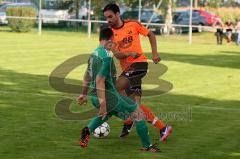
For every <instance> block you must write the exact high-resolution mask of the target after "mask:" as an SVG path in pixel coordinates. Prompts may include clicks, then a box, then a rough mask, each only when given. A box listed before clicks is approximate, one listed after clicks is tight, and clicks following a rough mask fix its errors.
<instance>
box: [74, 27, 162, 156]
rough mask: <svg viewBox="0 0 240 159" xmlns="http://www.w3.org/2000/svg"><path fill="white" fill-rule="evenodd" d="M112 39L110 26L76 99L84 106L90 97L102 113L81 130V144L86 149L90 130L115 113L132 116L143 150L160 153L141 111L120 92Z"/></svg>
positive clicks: (89, 66)
mask: <svg viewBox="0 0 240 159" xmlns="http://www.w3.org/2000/svg"><path fill="white" fill-rule="evenodd" d="M112 38H113V32H112V30H111V29H110V28H105V29H102V30H101V31H100V37H99V41H100V45H99V47H98V48H97V49H96V50H95V51H94V52H93V53H92V54H91V55H90V57H89V60H88V67H87V71H86V73H85V75H84V79H83V91H82V94H81V95H80V96H79V97H78V98H77V101H78V103H79V104H80V105H82V104H84V103H86V102H87V96H90V97H91V101H92V104H93V105H94V106H95V107H96V108H97V109H99V112H98V115H96V116H95V117H94V118H92V120H91V121H90V123H89V124H88V125H87V126H86V127H84V128H83V129H82V131H81V136H80V140H79V144H80V146H81V147H83V148H85V147H87V146H88V141H89V138H90V134H91V132H93V131H94V130H95V129H96V128H97V127H98V126H100V125H101V124H102V123H104V122H106V121H107V120H108V119H109V118H110V117H111V116H113V115H114V116H116V117H118V118H120V119H122V120H126V119H127V118H128V117H131V119H132V120H134V122H135V125H136V130H137V133H138V135H139V137H140V139H141V143H142V150H144V151H150V152H158V151H160V150H159V148H158V147H157V146H156V145H152V144H151V142H150V139H149V135H148V128H147V126H146V123H145V120H144V115H143V113H142V110H141V109H140V108H139V107H138V105H137V104H136V103H135V102H134V101H133V100H131V99H130V98H128V97H125V96H122V95H120V94H119V93H118V91H117V89H116V87H115V84H116V83H115V81H116V68H115V64H114V62H113V57H112V55H111V52H110V50H111V47H112V44H113V42H112ZM89 89H90V92H89V93H88V90H89Z"/></svg>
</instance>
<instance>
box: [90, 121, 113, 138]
mask: <svg viewBox="0 0 240 159" xmlns="http://www.w3.org/2000/svg"><path fill="white" fill-rule="evenodd" d="M109 133H110V127H109V125H108V123H106V122H104V123H103V124H102V125H101V126H99V127H97V128H96V129H95V130H94V132H93V135H94V136H95V137H96V138H104V137H106V136H108V134H109Z"/></svg>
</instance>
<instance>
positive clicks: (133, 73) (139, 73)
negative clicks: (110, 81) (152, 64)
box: [119, 62, 148, 137]
mask: <svg viewBox="0 0 240 159" xmlns="http://www.w3.org/2000/svg"><path fill="white" fill-rule="evenodd" d="M147 69H148V63H147V62H137V63H133V64H132V65H131V66H130V70H129V71H124V72H123V73H122V74H121V76H122V77H124V78H125V79H128V81H129V85H128V86H129V87H125V93H126V95H127V96H128V97H130V98H131V99H132V100H133V101H135V102H136V103H138V104H140V102H141V93H142V92H141V80H142V78H143V77H144V76H145V75H146V74H147ZM132 127H133V122H131V120H126V121H125V122H124V124H123V128H122V131H121V134H120V136H119V137H125V136H127V135H128V134H129V132H130V131H131V128H132Z"/></svg>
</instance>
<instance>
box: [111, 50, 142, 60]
mask: <svg viewBox="0 0 240 159" xmlns="http://www.w3.org/2000/svg"><path fill="white" fill-rule="evenodd" d="M112 52H113V55H114V56H115V57H116V58H117V59H125V58H128V57H130V56H132V57H133V58H137V57H139V55H138V53H134V52H128V53H123V52H120V51H116V50H112Z"/></svg>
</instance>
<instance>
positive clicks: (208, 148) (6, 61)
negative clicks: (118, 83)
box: [0, 29, 240, 159]
mask: <svg viewBox="0 0 240 159" xmlns="http://www.w3.org/2000/svg"><path fill="white" fill-rule="evenodd" d="M0 37H1V38H0V46H1V47H0V158H1V159H7V158H8V159H14V158H19V159H21V158H22V159H23V158H24V159H31V158H34V159H55V158H57V159H77V158H79V159H93V158H105V159H110V158H112V159H117V158H119V159H122V158H131V159H153V158H161V159H193V158H194V159H202V158H205V159H215V158H217V159H221V158H222V159H227V158H233V159H234V158H240V135H239V132H240V84H239V82H240V48H239V47H237V46H235V45H233V44H232V45H231V44H224V45H222V46H217V45H215V39H214V37H213V35H212V34H208V33H206V34H201V35H200V34H195V35H194V37H193V45H191V46H190V45H188V43H187V41H186V40H187V37H186V36H181V37H173V38H165V37H158V49H159V52H161V57H162V59H163V60H162V64H164V65H166V66H167V67H168V71H167V72H166V73H165V74H164V75H162V76H161V77H159V78H161V79H164V80H167V81H169V82H171V83H172V84H173V89H172V90H171V91H170V92H169V93H166V94H163V95H160V96H153V97H148V98H143V103H145V104H147V105H149V107H151V108H152V109H153V110H154V111H155V113H156V114H160V113H175V114H183V116H184V117H185V120H181V118H177V119H175V120H174V119H173V118H172V119H169V118H165V120H166V122H168V123H169V124H171V125H172V126H173V133H172V135H171V136H170V137H169V139H168V141H167V142H166V143H160V144H159V146H160V148H161V150H162V152H161V153H157V154H156V153H145V152H140V151H139V150H138V148H140V147H139V146H140V141H139V139H138V136H137V134H136V131H135V130H133V132H132V133H131V134H130V136H129V137H128V138H126V139H119V138H118V134H119V132H120V130H121V126H122V122H121V121H120V120H118V119H117V118H115V117H114V118H112V119H111V120H110V121H109V122H108V123H109V124H110V127H111V133H110V135H109V136H108V137H107V138H106V139H100V140H99V139H95V138H94V137H92V138H91V140H90V145H89V147H88V149H81V148H80V147H79V146H78V137H79V131H80V129H81V128H82V127H83V126H85V125H86V124H87V123H88V120H84V121H79V120H62V119H61V118H59V117H58V116H56V114H55V111H54V107H55V104H56V102H57V101H59V100H61V99H63V98H64V97H67V98H71V99H75V98H76V97H77V96H78V94H73V93H62V92H58V91H56V90H54V89H53V88H51V87H50V86H49V83H48V77H49V75H50V73H51V72H52V71H53V70H54V69H55V68H56V67H57V66H58V65H60V64H61V63H62V62H64V61H65V60H67V59H69V58H71V57H73V56H76V55H79V54H83V53H90V52H91V51H92V50H93V49H94V48H95V47H96V46H97V45H98V39H97V35H93V36H92V38H91V39H88V38H87V35H86V34H84V33H74V32H62V31H46V32H44V33H43V35H42V36H41V37H39V36H38V35H37V34H36V32H34V31H33V32H32V33H22V34H17V33H12V32H8V31H7V30H5V29H3V30H1V31H0ZM142 43H143V47H144V50H145V51H146V52H149V51H150V49H149V44H148V42H147V39H143V40H142ZM151 67H152V68H156V67H154V66H153V65H150V71H151ZM83 68H84V66H80V67H77V68H76V69H75V70H74V71H73V72H71V73H70V74H69V75H68V76H67V80H66V81H67V82H68V83H74V84H77V85H80V84H81V81H80V80H81V78H82V76H83ZM155 71H156V70H155ZM150 78H151V77H150ZM156 80H157V79H156ZM147 82H148V81H147V80H145V81H144V83H145V84H146V83H147ZM90 108H92V106H91V104H90V102H89V103H88V105H87V106H86V107H84V108H83V107H79V106H78V105H77V103H76V102H73V103H72V104H71V110H72V111H73V112H76V113H77V112H81V111H83V110H88V109H90ZM189 118H191V120H189ZM148 126H149V130H150V135H151V137H152V140H153V142H156V141H157V139H158V132H157V131H156V129H155V128H153V127H152V126H151V125H148Z"/></svg>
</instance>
